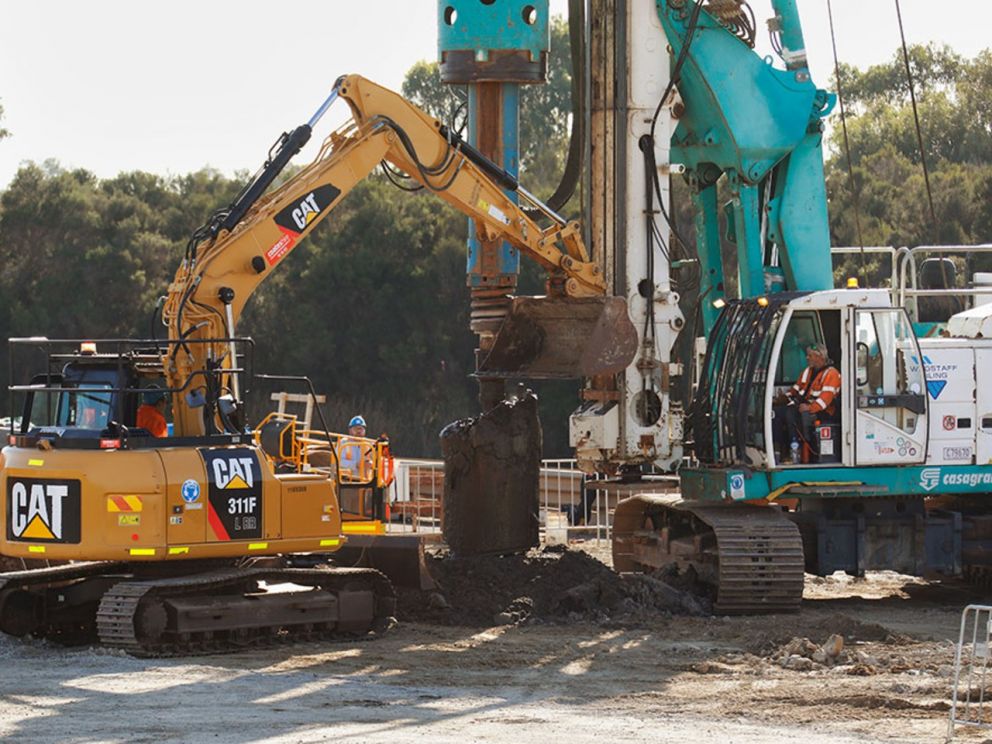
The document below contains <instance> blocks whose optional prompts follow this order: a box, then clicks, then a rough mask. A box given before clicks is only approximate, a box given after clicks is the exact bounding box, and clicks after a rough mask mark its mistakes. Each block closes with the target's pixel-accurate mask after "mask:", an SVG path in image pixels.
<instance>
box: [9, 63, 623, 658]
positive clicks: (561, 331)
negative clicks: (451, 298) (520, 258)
mask: <svg viewBox="0 0 992 744" xmlns="http://www.w3.org/2000/svg"><path fill="white" fill-rule="evenodd" d="M338 98H340V99H343V100H344V101H346V102H347V104H348V105H349V106H350V108H351V113H352V118H351V120H350V121H349V122H348V123H347V124H345V125H344V126H343V127H341V128H339V129H337V130H336V131H334V132H333V133H332V134H331V135H330V136H329V137H327V139H326V140H325V141H324V142H323V144H322V146H321V148H320V151H319V154H318V155H317V157H316V158H315V159H314V161H313V162H312V163H311V164H310V165H308V166H305V167H304V168H302V169H301V170H300V171H299V172H298V173H297V174H296V175H294V176H293V177H292V178H290V179H289V180H288V181H287V182H286V183H285V184H283V185H282V186H279V187H278V188H272V189H270V187H271V186H272V184H273V182H274V181H275V179H276V177H277V176H278V175H279V173H280V172H281V171H282V170H283V168H284V167H285V166H286V164H287V163H288V162H289V160H290V159H291V158H292V157H293V155H295V154H296V153H298V152H299V150H300V149H301V148H302V147H303V145H304V144H305V143H306V142H307V140H308V139H309V138H310V136H311V132H312V129H313V127H314V125H315V124H316V123H317V121H318V120H319V119H320V118H321V117H322V116H323V114H324V113H325V112H326V110H327V109H328V107H329V106H330V105H331V104H332V103H333V102H334V100H335V99H338ZM382 162H386V163H389V164H390V165H391V166H392V167H393V168H395V169H397V170H399V171H402V172H403V173H404V174H406V175H408V176H409V177H410V178H412V179H414V180H416V181H417V182H419V183H420V184H421V185H422V186H424V187H425V188H426V189H429V190H430V191H432V192H434V193H435V194H437V195H438V196H440V197H441V198H442V199H445V200H446V201H448V202H449V203H451V204H453V205H454V206H455V207H457V208H458V209H460V210H461V211H463V212H465V213H466V214H468V215H469V216H471V217H473V218H474V220H475V224H476V226H477V230H478V232H479V233H480V236H481V237H484V238H486V239H495V238H501V239H504V240H507V241H509V242H511V243H512V244H513V245H514V246H515V247H517V248H518V249H519V250H521V251H522V252H523V253H525V254H527V255H529V256H530V257H531V258H533V259H534V260H536V261H538V262H539V263H540V264H541V265H542V266H543V267H545V268H546V269H547V270H548V287H549V294H551V295H555V296H556V298H557V299H555V298H554V297H553V298H550V299H549V300H548V301H549V302H551V303H552V304H554V303H555V302H557V303H562V302H564V303H570V304H574V306H575V307H577V308H580V309H581V308H584V310H583V311H582V312H579V311H577V312H576V313H575V314H574V315H575V317H578V318H581V320H580V321H577V322H582V323H585V324H586V325H587V326H588V327H587V328H586V332H584V333H576V332H575V331H574V329H572V331H571V332H568V329H566V328H564V326H566V325H568V324H569V322H570V319H569V317H568V315H569V314H567V313H566V314H564V315H565V317H563V318H559V317H558V316H557V315H555V313H550V314H545V315H547V316H548V317H549V318H551V320H549V321H548V322H549V323H558V324H559V327H556V328H550V329H546V331H545V332H542V331H541V329H540V328H538V329H536V330H535V329H534V328H533V327H532V328H530V331H529V338H528V339H527V341H526V343H525V344H523V345H521V346H520V347H519V348H517V349H514V350H512V353H509V354H507V357H506V360H504V363H503V364H502V365H501V366H502V367H504V368H511V367H512V366H513V364H518V365H527V364H536V365H540V366H545V367H547V366H554V365H555V364H563V363H566V364H567V363H571V362H574V361H575V360H577V359H578V358H579V357H581V363H582V365H583V374H597V373H599V374H611V373H615V372H617V371H619V370H621V369H623V368H624V366H625V365H626V364H627V362H628V361H629V359H630V357H631V355H632V353H633V348H634V345H635V344H636V336H635V332H634V329H633V326H632V325H631V324H630V321H629V320H626V313H625V312H619V313H618V312H616V308H612V311H610V308H611V307H612V305H615V304H616V303H617V302H620V303H622V302H623V301H622V300H617V299H615V298H611V299H607V298H604V297H603V295H604V292H605V282H604V280H603V277H602V276H601V272H600V269H599V268H598V266H596V265H595V264H594V263H593V262H591V261H590V259H589V256H588V254H587V252H586V249H585V248H584V246H583V244H582V241H581V239H580V236H579V233H578V230H577V227H576V226H575V225H574V224H568V223H566V222H565V221H564V220H562V219H561V218H560V217H559V216H558V215H556V214H555V213H554V212H553V211H552V210H550V209H549V208H547V207H546V206H544V205H543V204H541V202H540V201H539V200H537V199H536V198H534V197H533V196H532V195H530V194H529V193H528V192H526V191H525V190H524V189H523V188H521V187H520V186H519V184H518V183H517V182H516V180H515V179H514V178H512V177H511V176H510V175H509V174H507V173H506V172H505V171H503V170H501V169H500V168H498V167H497V166H496V165H494V164H493V163H492V162H490V161H489V160H487V159H486V158H485V157H483V156H482V155H481V154H480V153H479V152H477V151H476V150H474V149H473V148H472V147H471V146H470V145H468V144H467V143H466V142H464V141H463V140H462V139H461V138H460V137H459V136H458V135H457V134H456V133H455V132H452V131H450V130H449V129H448V128H447V127H446V126H445V125H443V124H442V123H441V122H439V121H437V120H435V119H433V118H432V117H430V116H428V115H426V114H425V113H424V112H422V111H420V110H418V109H417V108H416V107H414V106H412V105H411V104H409V103H408V102H406V101H405V100H403V99H402V98H401V97H400V96H398V95H397V94H395V93H393V92H390V91H388V90H386V89H384V88H382V87H380V86H378V85H375V84H374V83H371V82H369V81H368V80H365V79H363V78H361V77H358V76H347V77H342V78H340V79H339V80H338V81H337V82H336V83H335V85H334V88H333V91H332V93H331V95H330V96H329V97H328V98H327V100H326V101H325V102H324V103H323V105H322V106H321V107H320V108H319V109H318V111H317V112H316V113H315V114H314V116H313V117H312V118H311V120H310V121H309V122H307V123H306V124H304V125H302V126H300V127H297V128H296V129H295V130H293V131H292V132H290V133H286V134H283V135H282V136H281V137H280V138H279V140H278V141H277V142H276V144H275V145H274V146H273V148H272V150H271V151H270V153H269V157H268V159H267V161H266V162H265V164H264V165H263V166H262V168H261V169H260V170H259V171H258V172H257V173H256V175H255V176H254V177H253V178H252V179H251V181H250V182H249V183H248V184H247V185H246V186H245V188H244V189H243V191H242V192H241V193H240V194H239V195H238V197H237V198H236V199H235V201H234V202H233V203H232V204H231V205H230V206H229V207H227V208H225V209H222V210H219V211H218V212H216V213H214V214H213V215H212V216H211V217H210V219H209V220H208V221H207V222H206V224H205V225H203V226H202V227H201V228H199V229H198V230H197V231H196V232H195V233H194V234H193V236H192V238H191V240H190V241H189V243H188V245H187V249H186V254H185V257H184V259H183V261H182V263H181V265H180V267H179V269H178V271H177V272H176V275H175V278H174V280H173V281H172V283H171V284H170V285H169V288H168V295H167V299H166V302H165V305H164V307H163V312H162V318H163V322H164V324H165V325H166V326H167V328H168V339H166V340H158V339H137V340H136V339H111V340H97V341H92V340H91V341H81V340H52V339H46V338H29V339H12V340H11V359H12V360H13V361H12V378H11V380H12V382H13V381H14V379H15V378H16V379H18V380H26V382H21V383H19V384H12V385H11V391H12V393H13V395H12V396H11V397H12V400H15V399H18V398H19V399H20V400H21V401H22V402H23V409H22V410H23V413H22V415H21V418H20V420H19V422H18V423H16V424H12V428H11V431H10V436H9V443H8V446H7V447H5V448H4V449H3V453H2V456H0V479H2V493H3V495H4V499H5V508H4V509H3V510H2V511H0V553H2V554H3V555H6V556H10V557H15V558H22V559H42V560H49V561H58V562H65V561H72V562H73V563H68V564H64V563H63V564H62V565H55V566H51V567H48V568H40V569H26V570H23V571H17V572H9V573H5V574H0V629H2V630H3V631H4V632H6V633H9V634H12V635H17V636H23V635H27V634H34V635H38V636H48V637H51V638H54V639H58V640H62V641H65V642H76V641H80V640H86V641H89V640H92V639H93V638H94V636H97V637H98V638H99V640H100V641H101V642H102V643H104V644H107V645H110V646H115V647H119V648H122V649H124V650H126V651H128V652H130V653H132V654H136V655H171V654H187V653H196V652H201V651H202V652H206V651H209V652H215V651H218V650H225V649H228V648H240V647H244V646H250V645H257V644H265V643H271V642H275V641H282V640H293V639H296V638H320V637H325V636H329V635H334V634H340V633H345V634H356V633H357V634H364V633H367V632H370V631H375V630H376V629H378V628H381V627H383V625H384V624H385V623H386V621H387V619H388V618H389V617H390V616H391V614H392V613H393V610H394V605H395V599H394V594H393V591H392V588H391V586H390V584H389V582H388V580H387V579H386V578H385V577H384V576H383V575H382V574H380V573H379V572H378V571H375V570H372V569H358V568H356V569H344V568H328V567H326V566H323V565H319V564H318V563H317V562H315V561H313V560H309V561H308V560H307V558H306V556H305V554H324V553H328V552H333V551H335V550H337V549H338V548H340V547H341V546H342V545H343V543H344V542H345V541H346V540H347V537H346V536H345V535H344V533H343V531H342V515H341V509H340V507H339V497H338V495H339V485H340V480H341V475H340V473H341V469H340V468H337V467H336V461H335V458H336V457H337V455H336V452H335V448H334V447H333V446H331V436H330V434H329V433H327V436H326V444H321V443H320V442H319V441H318V442H314V441H309V442H306V441H301V439H300V438H299V437H297V436H296V435H295V434H294V433H293V431H292V430H291V428H287V427H281V428H280V427H276V430H274V431H273V430H270V431H268V432H266V436H262V435H261V433H258V436H256V432H253V431H249V430H248V429H247V427H246V423H247V422H248V421H249V420H250V419H249V414H248V411H247V409H246V405H245V401H246V400H247V393H248V388H249V386H250V384H251V380H252V374H251V373H252V348H253V344H252V342H251V340H250V339H246V338H239V337H238V336H237V335H236V331H235V329H236V324H237V321H238V318H239V316H240V314H241V312H242V310H243V308H244V306H245V303H246V302H247V301H248V299H249V298H250V297H251V295H252V292H253V291H254V290H255V288H256V287H257V286H258V285H259V283H261V282H262V281H263V280H264V279H265V278H266V277H267V276H268V275H269V274H270V273H272V271H273V270H274V269H275V268H276V267H277V266H279V264H281V263H282V262H283V261H284V260H285V259H286V257H287V256H288V255H289V254H290V253H291V252H292V251H293V249H294V247H295V246H296V245H298V244H299V242H300V241H301V240H302V239H304V238H306V236H307V235H308V234H309V233H310V231H311V230H313V229H314V227H315V226H316V225H317V224H318V223H319V222H320V221H322V220H323V219H324V218H326V217H327V216H328V214H329V213H330V212H331V211H332V210H333V209H334V207H335V206H337V205H338V204H339V203H340V202H341V200H342V199H343V198H344V197H345V195H347V193H348V192H349V191H350V190H351V189H352V188H353V187H354V186H355V185H356V184H357V183H358V182H359V181H361V180H362V179H363V178H365V177H366V176H367V175H368V174H370V173H371V172H372V171H373V170H374V169H375V168H376V166H378V165H379V164H380V163H382ZM507 191H509V192H515V193H516V195H517V197H518V198H519V200H520V201H521V203H522V204H523V205H524V206H526V207H529V208H532V209H536V210H537V211H538V213H539V214H540V215H542V216H543V218H545V219H543V220H542V221H544V222H546V223H547V224H548V226H547V227H541V226H539V225H538V223H537V222H536V221H535V220H534V219H532V218H531V217H530V216H528V214H527V212H525V210H524V208H522V207H521V206H518V205H517V204H516V203H514V201H513V200H512V199H511V198H510V197H509V196H507V193H506V192H507ZM589 308H592V311H590V310H589ZM539 315H540V314H539ZM558 315H561V314H558ZM604 318H606V319H607V320H606V321H604V320H603V319H604ZM618 319H619V320H618ZM603 322H607V323H610V324H611V325H612V326H613V327H611V328H609V329H604V328H602V327H600V328H599V330H598V331H597V330H596V329H595V327H596V326H597V325H599V326H602V324H603ZM607 331H608V332H607ZM597 333H598V336H597ZM577 337H578V338H585V339H590V338H593V339H594V338H604V337H605V338H608V339H609V343H601V344H600V345H599V347H598V348H593V349H592V350H589V349H584V350H582V353H581V354H579V355H578V356H577V355H576V352H575V351H574V350H573V349H572V348H571V347H569V348H565V349H561V348H559V349H556V348H555V341H556V339H575V338H577ZM556 353H557V354H559V356H558V357H557V358H556V356H555V355H556ZM39 359H43V360H44V368H43V369H38V366H40V364H39V363H38V360H39ZM562 360H564V361H562ZM32 365H37V366H36V367H35V368H34V369H31V367H32ZM32 371H33V372H34V374H33V376H30V377H29V376H28V372H32ZM511 371H512V370H511ZM163 394H164V395H167V396H168V397H169V398H171V414H172V419H173V422H172V428H171V429H170V430H169V432H168V434H167V436H164V437H160V436H154V435H153V431H150V430H149V429H151V428H153V427H150V426H149V425H148V424H147V423H145V424H144V425H143V426H139V423H138V422H139V408H142V407H144V406H151V407H154V406H155V405H157V404H158V400H159V399H160V398H161V397H162V396H163ZM13 405H14V403H12V406H13ZM143 415H144V414H143ZM141 420H142V421H147V420H148V418H147V417H146V418H144V419H141ZM324 430H325V432H326V426H324ZM294 448H295V449H294ZM294 452H295V453H296V454H295V455H293V454H292V453H294ZM287 454H289V455H290V456H286V455H287Z"/></svg>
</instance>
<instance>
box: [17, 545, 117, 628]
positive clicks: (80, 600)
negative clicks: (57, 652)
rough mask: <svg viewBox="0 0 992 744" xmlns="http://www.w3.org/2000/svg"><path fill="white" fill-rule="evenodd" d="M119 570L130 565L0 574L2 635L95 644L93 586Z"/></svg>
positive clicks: (61, 567)
mask: <svg viewBox="0 0 992 744" xmlns="http://www.w3.org/2000/svg"><path fill="white" fill-rule="evenodd" d="M117 572H126V564H124V563H115V562H111V561H94V562H87V563H69V564H64V565H59V566H50V567H47V568H31V569H24V570H22V571H8V572H6V573H0V631H3V632H4V633H8V634H10V635H13V636H18V637H20V636H26V635H34V636H38V637H44V638H50V639H51V640H53V641H56V642H59V643H62V644H64V645H77V644H81V643H89V642H91V641H93V640H95V637H96V633H95V627H94V625H93V621H92V614H93V609H94V607H95V605H96V602H97V601H98V598H99V594H98V592H99V586H98V585H97V583H94V582H99V581H100V580H101V579H103V580H108V581H109V580H111V577H112V576H113V575H114V574H115V573H117ZM91 585H92V586H91ZM91 589H92V591H91Z"/></svg>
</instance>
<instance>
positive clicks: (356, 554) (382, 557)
mask: <svg viewBox="0 0 992 744" xmlns="http://www.w3.org/2000/svg"><path fill="white" fill-rule="evenodd" d="M431 537H432V536H431V535H423V534H389V533H386V534H375V535H371V534H367V535H362V534H349V535H348V542H347V543H346V544H345V546H344V547H342V548H341V549H340V550H338V551H337V552H336V553H334V554H333V557H334V559H335V560H336V561H338V562H340V564H341V565H344V566H361V567H363V568H375V569H377V570H379V571H382V573H384V574H386V576H388V577H389V580H390V581H391V582H393V585H394V586H402V587H408V588H412V589H421V590H423V591H430V590H432V589H436V588H437V582H436V581H434V577H432V576H431V574H430V571H428V569H427V560H426V556H425V554H424V542H425V540H429V539H430V538H431Z"/></svg>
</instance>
